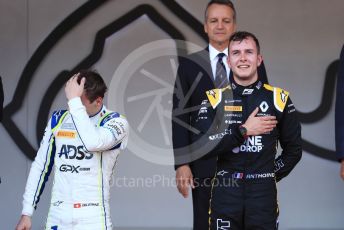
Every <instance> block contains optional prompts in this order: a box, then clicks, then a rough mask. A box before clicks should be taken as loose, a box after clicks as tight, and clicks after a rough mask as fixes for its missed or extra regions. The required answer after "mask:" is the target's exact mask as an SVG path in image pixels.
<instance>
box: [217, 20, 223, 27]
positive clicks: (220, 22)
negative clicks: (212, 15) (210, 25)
mask: <svg viewBox="0 0 344 230" xmlns="http://www.w3.org/2000/svg"><path fill="white" fill-rule="evenodd" d="M217 29H223V22H222V21H221V20H219V22H218V23H217Z"/></svg>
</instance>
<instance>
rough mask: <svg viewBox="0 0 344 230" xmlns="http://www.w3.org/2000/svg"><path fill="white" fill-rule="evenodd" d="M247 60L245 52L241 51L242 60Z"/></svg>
mask: <svg viewBox="0 0 344 230" xmlns="http://www.w3.org/2000/svg"><path fill="white" fill-rule="evenodd" d="M246 60H247V58H246V55H245V53H241V55H240V61H242V62H245V61H246Z"/></svg>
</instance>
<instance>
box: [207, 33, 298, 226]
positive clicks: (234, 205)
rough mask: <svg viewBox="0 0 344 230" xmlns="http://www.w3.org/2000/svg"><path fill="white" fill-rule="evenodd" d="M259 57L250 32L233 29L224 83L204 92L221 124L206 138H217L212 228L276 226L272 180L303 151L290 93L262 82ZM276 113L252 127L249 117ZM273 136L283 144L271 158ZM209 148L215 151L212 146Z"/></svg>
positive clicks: (282, 174) (285, 172) (274, 148)
mask: <svg viewBox="0 0 344 230" xmlns="http://www.w3.org/2000/svg"><path fill="white" fill-rule="evenodd" d="M261 61H262V56H261V55H260V46H259V42H258V40H257V38H256V37H255V35H253V34H251V33H248V32H236V33H234V34H233V35H232V36H231V38H230V43H229V55H228V64H229V66H230V67H231V70H232V71H233V79H231V81H232V82H231V84H230V86H229V87H226V88H224V89H214V90H210V91H208V92H206V93H207V96H208V100H209V102H210V104H211V106H212V108H213V109H219V110H221V111H223V112H222V113H219V114H221V118H220V119H222V121H221V123H222V124H224V125H225V126H224V127H226V129H224V130H222V132H220V133H218V134H214V135H210V136H209V139H210V140H213V141H219V139H220V141H219V142H218V144H217V146H216V152H217V154H218V161H217V172H216V174H215V177H214V179H213V181H212V196H211V199H210V209H209V215H210V216H209V225H210V229H211V230H217V229H231V230H232V229H233V230H236V229H237V230H242V229H246V230H248V229H252V230H253V229H254V230H256V229H261V230H263V229H266V230H272V229H278V206H277V190H276V181H279V180H281V179H282V178H283V177H285V176H287V175H288V174H289V173H290V172H291V170H292V169H293V168H294V167H295V165H296V164H297V163H298V162H299V160H300V159H301V155H302V147H301V126H300V123H299V121H298V118H297V114H296V111H295V107H294V105H293V103H292V101H291V99H290V97H289V93H288V92H287V91H285V90H283V89H280V88H277V87H272V86H270V85H267V84H263V83H262V82H261V81H260V80H259V79H258V75H257V67H258V66H259V65H260V63H261ZM252 116H254V117H261V118H265V117H275V118H276V120H277V125H276V126H274V125H273V123H271V127H269V126H267V127H266V131H265V132H262V133H261V132H258V133H257V132H255V130H253V129H252V128H251V127H252V126H251V125H250V120H252V119H250V118H252ZM278 141H279V143H280V145H281V147H282V149H283V150H282V152H281V155H279V156H278V157H277V158H276V155H277V146H278ZM213 152H214V151H213Z"/></svg>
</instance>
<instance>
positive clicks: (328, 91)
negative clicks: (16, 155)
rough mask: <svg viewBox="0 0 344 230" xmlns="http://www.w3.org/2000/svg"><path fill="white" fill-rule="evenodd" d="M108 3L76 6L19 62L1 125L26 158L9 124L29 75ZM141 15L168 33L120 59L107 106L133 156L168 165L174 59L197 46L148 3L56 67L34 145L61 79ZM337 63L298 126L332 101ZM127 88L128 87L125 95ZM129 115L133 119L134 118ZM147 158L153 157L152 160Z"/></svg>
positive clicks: (185, 18)
mask: <svg viewBox="0 0 344 230" xmlns="http://www.w3.org/2000/svg"><path fill="white" fill-rule="evenodd" d="M109 2H110V1H88V2H86V3H85V4H84V5H82V6H81V7H79V8H78V9H76V10H75V11H74V12H73V13H72V14H70V15H69V16H68V17H67V18H65V19H64V20H63V21H62V22H61V23H60V24H59V25H58V26H57V27H56V28H55V29H54V30H53V31H52V32H51V33H50V34H49V35H48V36H47V37H46V39H45V40H44V41H43V42H42V43H41V44H40V45H39V46H38V48H37V50H36V51H35V52H34V53H33V55H32V56H31V58H30V59H29V60H28V62H27V64H26V65H25V68H24V69H23V71H22V74H21V76H20V80H19V82H18V85H17V88H16V90H15V93H14V96H13V100H12V101H11V102H10V103H9V104H8V105H7V106H6V107H5V108H4V118H3V119H4V120H3V125H4V127H5V129H6V130H7V132H8V133H9V135H10V136H11V138H12V139H13V140H14V141H15V143H16V144H17V146H18V147H19V148H20V150H21V151H22V152H23V153H24V154H25V155H26V156H27V157H28V158H30V159H34V157H35V155H36V149H35V147H33V145H32V144H31V143H30V141H29V140H28V139H27V138H26V137H25V135H24V134H23V132H22V131H21V130H20V129H19V127H18V126H17V125H16V123H15V122H14V115H15V114H16V113H17V112H18V111H19V110H20V108H21V107H22V106H23V101H24V99H25V97H26V96H27V94H28V93H29V86H30V85H31V84H38V83H37V82H35V81H34V80H33V79H34V77H35V75H36V74H37V72H38V70H39V68H40V67H41V66H42V65H43V63H44V61H45V60H46V58H47V56H48V54H49V53H50V52H52V50H53V49H54V48H55V47H56V45H57V44H58V42H60V41H61V40H62V39H63V38H64V37H65V36H66V35H67V34H70V33H72V32H73V30H74V29H75V27H77V26H78V24H79V23H81V22H82V21H83V20H85V19H87V18H88V17H89V16H90V15H91V14H92V13H94V12H95V11H97V10H98V9H99V8H100V7H102V6H103V5H105V4H107V3H109ZM159 4H160V5H161V6H163V7H165V8H166V9H167V10H168V11H169V12H170V13H171V14H173V17H175V18H176V19H179V20H181V21H182V22H184V23H186V27H183V28H187V33H193V34H194V35H195V36H197V37H198V38H200V39H202V40H204V42H207V37H206V35H205V34H204V31H203V25H202V22H200V21H198V20H197V19H196V18H195V17H194V16H192V15H191V14H189V13H188V12H187V11H186V10H185V9H184V8H183V7H181V6H180V5H179V4H178V3H177V2H176V1H164V0H161V1H159ZM142 16H145V17H148V18H149V20H150V21H151V22H152V23H153V25H154V26H155V27H156V28H158V29H159V30H161V31H163V32H164V33H165V34H167V35H168V37H169V39H168V40H161V41H153V42H152V43H148V44H145V45H143V46H140V47H138V48H137V49H135V50H134V51H133V52H131V53H130V54H129V55H127V57H126V58H124V59H123V61H122V62H121V64H120V65H119V66H118V67H117V69H116V71H115V72H114V73H113V74H112V79H111V81H110V84H109V100H108V102H109V103H110V104H111V103H114V106H117V107H119V108H120V109H121V110H123V112H125V114H126V115H127V118H128V120H129V122H130V125H131V134H130V135H132V136H133V137H134V138H135V143H130V142H129V149H130V150H131V151H132V152H133V153H135V154H138V155H140V154H142V155H140V156H141V157H142V158H144V159H146V160H147V159H148V160H149V161H152V162H156V163H166V159H168V161H169V162H170V163H171V162H173V160H172V161H171V158H172V156H171V154H169V156H165V155H164V153H162V152H164V151H167V150H169V151H171V146H172V145H171V141H170V138H169V134H168V133H169V132H170V127H169V126H168V125H166V124H169V123H170V119H171V109H168V108H171V107H172V106H171V100H172V93H173V83H174V78H175V74H176V69H177V67H178V58H179V57H183V56H185V55H186V54H187V48H188V49H190V47H191V48H192V49H197V48H198V49H201V47H197V46H195V45H193V44H190V43H187V42H184V43H183V42H180V41H184V40H186V39H185V33H186V32H185V31H182V30H180V29H178V28H179V27H177V26H175V25H173V23H171V21H169V20H167V19H166V17H164V15H162V14H161V13H159V12H158V11H157V10H156V8H155V7H154V6H153V5H150V4H141V5H137V6H136V7H134V8H133V9H131V10H130V11H128V12H127V13H125V14H123V15H122V16H121V17H120V18H117V19H115V20H113V21H112V22H111V23H109V24H107V25H105V26H103V27H102V28H100V29H99V30H98V31H97V33H96V34H95V35H94V40H93V46H92V50H91V52H90V53H89V54H88V55H87V56H85V57H84V58H83V59H82V60H80V62H79V63H78V64H77V65H75V66H74V67H72V68H70V69H65V70H63V71H61V72H60V73H58V74H57V75H56V76H55V77H54V78H52V79H50V80H49V82H50V84H49V87H47V88H46V90H45V94H44V95H43V96H42V98H41V99H39V100H38V101H37V103H40V106H39V110H38V113H37V118H35V119H36V120H35V122H36V141H37V143H38V142H39V141H40V139H41V136H42V134H43V132H44V128H45V125H46V122H45V121H47V120H48V118H49V115H50V114H49V113H50V110H51V107H52V104H53V102H54V100H55V99H56V97H57V95H58V93H59V92H60V91H61V89H62V88H63V86H64V83H65V82H66V80H67V79H68V78H69V77H70V76H71V74H72V73H75V72H76V71H78V70H80V69H87V68H92V67H94V66H95V65H96V64H97V62H98V61H99V60H100V59H101V58H102V57H104V53H105V52H104V48H105V43H106V40H107V39H108V38H109V37H111V36H113V35H116V33H118V32H119V31H120V30H123V29H125V28H126V27H127V26H129V25H131V24H132V23H134V22H135V21H137V20H138V19H140V18H141V17H142ZM183 30H185V29H183ZM133 63H135V65H133ZM152 66H153V67H154V66H164V68H165V71H164V73H163V75H164V76H163V77H161V76H162V75H161V73H159V74H157V73H155V72H154V68H152ZM337 66H338V60H335V61H334V62H332V63H329V66H328V68H327V70H326V75H325V79H324V87H323V91H322V99H321V102H320V105H319V107H318V108H316V109H315V110H313V111H312V112H309V113H302V112H298V113H299V117H300V120H301V122H302V123H303V124H312V123H317V122H318V121H320V120H321V119H323V118H324V117H325V116H326V115H327V114H328V113H329V111H330V109H331V105H332V104H333V103H332V101H333V100H334V88H335V81H336V74H337ZM134 75H135V76H140V82H141V83H140V85H137V84H138V83H135V77H133V76H134ZM104 77H105V76H104ZM142 84H144V85H145V84H146V87H142ZM150 87H151V88H150ZM127 90H129V91H131V93H130V94H129V95H128V92H127ZM133 92H134V93H133ZM40 100H41V101H40ZM143 104H144V105H146V107H145V110H137V109H136V110H135V108H140V106H142V105H143ZM110 108H111V107H110ZM121 112H122V111H121ZM134 117H136V118H135V119H134ZM149 120H151V121H150V122H151V123H149ZM42 121H43V122H42ZM151 132H155V134H156V136H158V137H161V140H159V145H157V144H156V143H154V144H152V143H150V140H149V137H150V136H151ZM304 138H305V139H303V148H304V150H305V151H306V152H308V153H311V154H313V155H316V156H318V157H321V158H324V159H328V160H335V154H334V151H333V150H330V149H325V148H323V147H321V143H320V144H319V143H317V144H315V143H311V142H309V141H307V137H304ZM130 146H131V147H130ZM140 152H141V153H140ZM160 153H162V156H161V159H158V158H159V154H160ZM169 153H171V152H169ZM151 154H153V155H151ZM152 158H155V159H157V160H152ZM172 159H173V158H172Z"/></svg>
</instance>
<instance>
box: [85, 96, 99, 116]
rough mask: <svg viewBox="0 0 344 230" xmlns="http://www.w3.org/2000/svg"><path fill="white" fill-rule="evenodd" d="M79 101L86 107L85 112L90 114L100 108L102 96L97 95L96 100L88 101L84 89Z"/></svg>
mask: <svg viewBox="0 0 344 230" xmlns="http://www.w3.org/2000/svg"><path fill="white" fill-rule="evenodd" d="M80 98H81V102H82V104H83V105H84V106H85V108H86V112H87V114H88V115H89V116H92V115H94V114H96V113H97V112H99V110H100V107H99V106H100V105H102V98H101V97H98V98H97V99H96V100H94V101H93V102H90V100H89V99H88V98H87V96H86V94H85V91H84V92H83V93H82V95H81V97H80Z"/></svg>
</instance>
